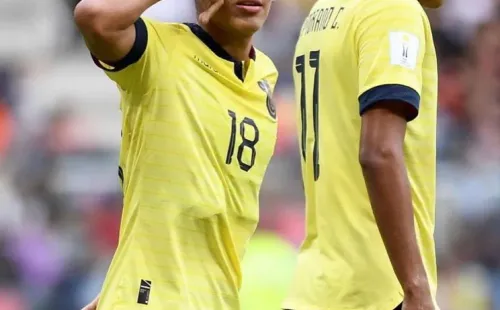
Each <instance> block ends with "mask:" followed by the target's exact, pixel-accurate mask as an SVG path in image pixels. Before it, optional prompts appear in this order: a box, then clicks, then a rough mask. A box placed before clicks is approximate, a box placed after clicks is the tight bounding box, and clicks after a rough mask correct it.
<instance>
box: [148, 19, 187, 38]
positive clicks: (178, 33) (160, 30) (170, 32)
mask: <svg viewBox="0 0 500 310" xmlns="http://www.w3.org/2000/svg"><path fill="white" fill-rule="evenodd" d="M141 19H142V20H143V21H144V23H145V25H146V27H147V30H148V34H149V36H150V37H153V38H156V39H158V40H160V41H166V42H167V41H168V42H171V41H172V39H176V38H177V39H178V38H182V36H184V35H186V34H189V33H190V30H189V27H188V26H186V25H185V24H182V23H167V22H161V21H157V20H153V19H150V18H145V17H142V18H141Z"/></svg>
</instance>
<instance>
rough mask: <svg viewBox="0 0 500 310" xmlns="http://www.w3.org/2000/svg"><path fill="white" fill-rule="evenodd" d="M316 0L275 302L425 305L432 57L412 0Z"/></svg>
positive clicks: (303, 54)
mask: <svg viewBox="0 0 500 310" xmlns="http://www.w3.org/2000/svg"><path fill="white" fill-rule="evenodd" d="M439 4H440V3H438V2H436V1H432V0H427V1H425V3H424V2H419V1H417V0H319V1H318V2H316V4H315V5H314V7H313V8H312V10H311V12H310V14H309V16H308V17H307V19H306V20H305V22H304V24H303V26H302V29H301V32H300V37H299V39H298V43H297V47H296V54H295V63H294V81H295V88H296V98H297V99H298V109H299V123H300V124H301V125H300V128H299V130H300V131H299V136H300V140H301V152H302V174H303V180H304V187H305V196H306V205H307V206H306V218H307V226H306V230H307V231H306V239H305V241H304V243H303V245H302V248H301V252H300V255H299V258H298V267H297V271H296V274H295V281H294V283H293V285H292V289H291V293H290V296H289V298H288V299H287V300H286V301H285V303H284V308H285V309H293V310H393V309H404V310H431V309H432V310H434V309H438V308H437V305H436V302H435V294H436V285H437V284H436V277H437V275H436V258H435V249H434V240H433V232H434V208H435V202H434V200H435V170H436V110H437V69H436V67H437V65H436V54H435V48H434V44H433V39H432V33H431V27H430V24H429V21H428V19H427V16H426V14H425V12H424V9H423V7H422V5H428V6H432V7H437V6H439Z"/></svg>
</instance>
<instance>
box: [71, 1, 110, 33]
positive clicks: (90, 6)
mask: <svg viewBox="0 0 500 310" xmlns="http://www.w3.org/2000/svg"><path fill="white" fill-rule="evenodd" d="M73 18H74V20H75V23H76V25H77V26H78V28H79V29H80V30H81V31H82V32H84V33H94V34H99V33H101V32H103V29H104V21H105V20H106V10H105V6H104V5H103V4H102V2H100V1H94V0H82V1H80V2H79V3H78V4H77V5H76V7H75V10H74V11H73Z"/></svg>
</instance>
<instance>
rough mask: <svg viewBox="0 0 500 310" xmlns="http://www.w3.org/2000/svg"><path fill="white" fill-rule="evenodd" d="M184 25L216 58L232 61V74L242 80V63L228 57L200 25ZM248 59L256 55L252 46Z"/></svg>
mask: <svg viewBox="0 0 500 310" xmlns="http://www.w3.org/2000/svg"><path fill="white" fill-rule="evenodd" d="M184 25H186V26H188V27H189V29H191V32H192V33H193V34H194V35H195V36H197V37H198V39H200V40H201V42H203V43H204V44H205V45H206V46H207V47H208V48H209V49H210V50H212V52H213V53H214V54H215V55H217V56H218V57H220V58H222V59H225V60H227V61H232V62H233V63H234V74H235V75H236V76H237V77H238V78H239V79H240V80H242V81H243V80H244V76H243V71H244V70H243V62H242V61H238V60H236V59H234V57H233V56H231V55H229V53H228V52H227V51H226V50H225V49H224V48H222V46H220V45H219V43H217V42H216V41H215V40H214V39H213V38H212V37H211V36H210V34H208V32H206V31H205V29H203V28H202V27H201V26H200V25H198V24H194V23H184ZM249 56H250V58H251V59H253V60H255V58H256V53H255V49H254V48H253V46H252V49H251V50H250V55H249Z"/></svg>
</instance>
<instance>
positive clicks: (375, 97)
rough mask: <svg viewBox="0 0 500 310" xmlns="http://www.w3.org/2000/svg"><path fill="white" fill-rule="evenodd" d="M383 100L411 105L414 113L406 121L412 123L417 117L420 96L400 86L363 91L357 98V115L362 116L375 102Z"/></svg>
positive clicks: (384, 86) (387, 86)
mask: <svg viewBox="0 0 500 310" xmlns="http://www.w3.org/2000/svg"><path fill="white" fill-rule="evenodd" d="M385 100H398V101H403V102H406V103H407V104H409V105H411V106H412V107H413V108H414V111H413V112H412V113H411V114H410V115H409V116H408V118H407V121H412V120H413V119H415V118H416V117H417V116H418V109H419V106H420V95H419V94H418V93H417V91H415V90H414V89H413V88H411V87H408V86H405V85H400V84H386V85H380V86H376V87H374V88H372V89H369V90H367V91H365V92H364V93H363V94H362V95H361V96H359V114H360V115H363V113H365V112H366V111H367V110H368V109H369V108H371V107H373V106H374V105H375V104H377V102H380V101H385Z"/></svg>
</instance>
